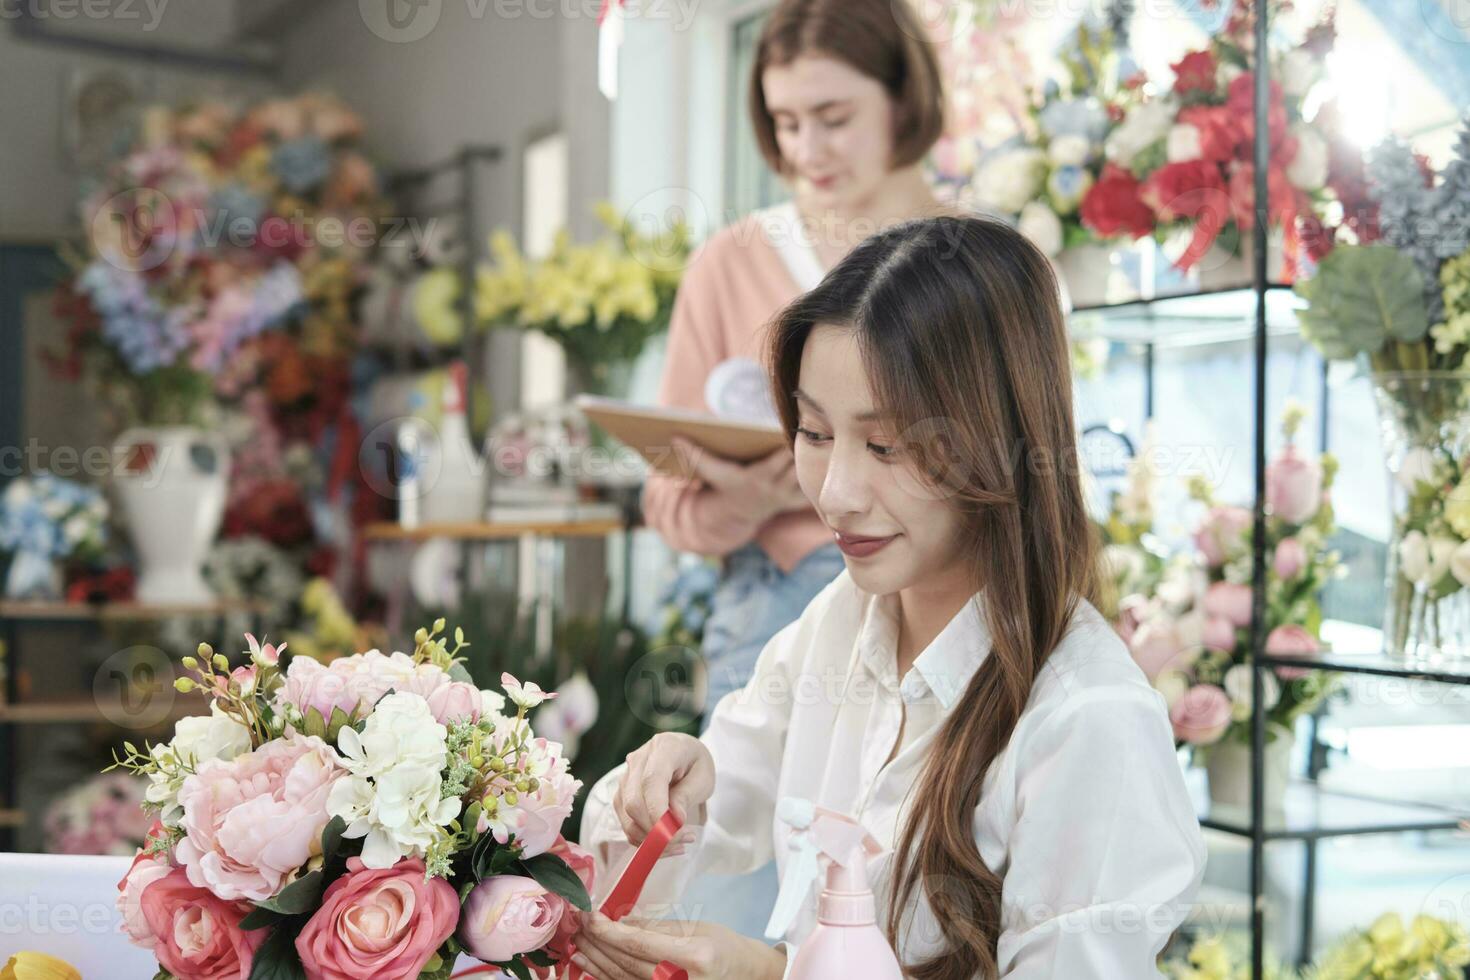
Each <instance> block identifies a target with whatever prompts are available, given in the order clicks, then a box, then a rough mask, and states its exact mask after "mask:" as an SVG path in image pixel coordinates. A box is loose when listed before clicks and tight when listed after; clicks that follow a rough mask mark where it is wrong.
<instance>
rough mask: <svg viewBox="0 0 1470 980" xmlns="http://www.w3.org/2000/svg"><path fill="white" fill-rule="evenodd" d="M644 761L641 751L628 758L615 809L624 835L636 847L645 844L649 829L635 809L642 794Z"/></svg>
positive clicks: (619, 785)
mask: <svg viewBox="0 0 1470 980" xmlns="http://www.w3.org/2000/svg"><path fill="white" fill-rule="evenodd" d="M643 760H644V753H643V752H642V751H641V750H640V751H637V752H634V753H633V754H632V755H630V756H628V768H627V769H626V770H624V772H623V779H622V782H621V783H619V784H618V792H617V794H616V798H615V801H614V807H613V809H614V810H615V811H616V812H617V815H618V820H619V821H621V823H622V825H623V833H624V834H625V835H626V836H627V838H628V842H629V843H630V844H634V845H637V844H641V843H643V838H645V837H647V836H648V830H647V828H645V827H643V826H641V825H640V824H639V823H638V815H637V813H636V812H635V811H634V809H633V804H634V802H635V800H636V799H637V798H638V796H639V794H641V793H642V785H643Z"/></svg>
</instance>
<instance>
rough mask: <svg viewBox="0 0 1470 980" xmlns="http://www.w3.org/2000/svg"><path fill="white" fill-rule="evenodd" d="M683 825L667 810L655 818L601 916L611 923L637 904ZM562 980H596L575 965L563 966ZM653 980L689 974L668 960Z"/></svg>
mask: <svg viewBox="0 0 1470 980" xmlns="http://www.w3.org/2000/svg"><path fill="white" fill-rule="evenodd" d="M682 826H683V822H682V821H680V820H679V818H678V817H677V816H675V815H674V811H673V810H669V811H668V812H667V813H665V814H664V815H663V816H662V817H660V818H659V821H658V823H656V824H654V825H653V830H651V831H650V832H649V834H648V836H647V837H646V838H644V840H643V843H642V844H639V845H638V850H637V851H636V852H635V853H634V854H633V860H632V861H629V862H628V867H627V868H625V869H624V870H623V876H622V877H621V878H619V879H618V883H617V884H616V885H614V886H613V890H612V891H611V892H609V893H608V896H607V898H606V899H605V900H604V901H603V903H602V910H601V911H602V914H603V915H605V916H607V917H608V918H609V919H611V920H613V921H614V922H616V921H618V920H619V919H621V918H622V917H623V916H625V915H627V914H628V912H629V911H630V910H631V909H632V908H633V906H634V905H637V904H638V896H639V895H641V894H642V893H643V885H644V883H645V882H646V881H648V876H649V874H651V873H652V872H653V866H654V865H655V864H657V863H658V859H659V858H660V857H662V856H663V853H664V849H665V848H666V847H668V846H669V841H671V840H673V839H674V835H675V834H677V833H678V832H679V828H680V827H682ZM569 945H570V948H571V951H572V952H575V951H576V948H577V947H576V943H575V942H573V943H571V944H569ZM566 980H597V978H596V977H594V976H592V975H591V974H590V973H587V972H585V971H584V970H582V968H581V967H579V966H577V964H575V963H568V964H567V974H566ZM653 980H689V974H688V972H686V971H685V970H682V969H680V968H679V967H677V966H675V965H674V964H673V963H670V962H669V961H668V960H664V961H663V962H662V963H660V964H659V965H658V966H656V967H654V970H653Z"/></svg>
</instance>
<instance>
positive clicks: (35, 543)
mask: <svg viewBox="0 0 1470 980" xmlns="http://www.w3.org/2000/svg"><path fill="white" fill-rule="evenodd" d="M107 514H108V507H107V500H106V498H104V497H103V496H102V493H101V491H99V490H98V489H97V488H96V487H89V486H87V485H85V484H81V483H77V482H75V481H73V480H65V479H62V478H61V477H57V476H52V475H51V474H50V473H39V474H37V475H36V476H34V477H17V478H15V479H13V480H11V481H10V483H9V484H8V485H7V486H6V487H5V493H4V495H3V496H0V551H7V552H10V554H11V563H10V571H9V573H8V574H7V576H6V583H5V594H6V595H7V596H9V597H11V598H13V599H21V598H26V597H29V596H32V595H37V594H41V595H45V596H46V597H47V598H53V599H54V598H59V597H60V596H59V595H52V594H50V593H52V592H53V591H59V589H56V590H53V586H57V585H59V582H58V581H57V579H58V578H59V576H58V575H57V571H58V570H57V567H56V564H55V563H56V562H57V561H62V560H74V561H79V562H87V561H91V560H94V559H96V558H98V557H100V556H101V554H102V549H103V547H104V546H105V545H106V543H107Z"/></svg>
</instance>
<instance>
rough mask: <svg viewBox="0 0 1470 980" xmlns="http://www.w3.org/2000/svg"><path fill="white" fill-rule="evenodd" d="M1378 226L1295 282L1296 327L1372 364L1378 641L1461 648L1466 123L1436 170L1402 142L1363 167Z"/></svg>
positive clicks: (1467, 486)
mask: <svg viewBox="0 0 1470 980" xmlns="http://www.w3.org/2000/svg"><path fill="white" fill-rule="evenodd" d="M1368 188H1369V194H1370V195H1371V198H1372V201H1373V203H1374V205H1375V206H1376V207H1377V214H1376V220H1375V222H1374V223H1373V224H1372V225H1370V226H1368V227H1367V228H1365V232H1364V240H1363V241H1362V242H1360V243H1359V244H1352V245H1339V246H1338V247H1337V248H1336V249H1334V250H1333V252H1332V253H1331V254H1330V255H1328V256H1326V257H1325V258H1323V259H1322V262H1321V264H1320V265H1319V267H1318V269H1317V274H1316V276H1314V277H1313V278H1312V279H1309V280H1306V281H1304V282H1302V283H1300V284H1298V286H1297V290H1296V291H1297V293H1298V294H1299V295H1301V296H1302V297H1303V298H1304V299H1305V300H1306V301H1307V306H1306V307H1305V308H1304V309H1302V310H1301V311H1299V313H1298V316H1299V318H1300V321H1301V328H1302V335H1303V336H1305V337H1306V338H1307V339H1308V340H1310V341H1311V342H1312V343H1313V344H1315V345H1316V346H1317V348H1318V350H1320V351H1321V352H1322V356H1323V357H1326V358H1329V359H1341V360H1356V361H1359V362H1365V363H1366V364H1367V366H1368V368H1369V370H1370V371H1371V372H1372V379H1373V383H1374V389H1375V394H1376V396H1377V402H1378V414H1379V422H1380V431H1381V433H1382V436H1383V440H1384V447H1383V448H1384V451H1385V454H1386V462H1387V468H1388V471H1389V474H1390V476H1391V478H1392V483H1391V489H1392V491H1393V497H1394V499H1393V518H1392V525H1391V529H1390V539H1389V541H1388V580H1387V593H1388V605H1387V609H1386V610H1385V614H1384V646H1385V648H1386V649H1387V650H1389V651H1390V652H1393V653H1397V654H1402V655H1418V654H1422V655H1427V656H1433V655H1437V654H1440V653H1452V654H1453V653H1462V652H1464V651H1466V650H1470V591H1467V590H1466V583H1467V582H1470V544H1467V542H1470V483H1467V481H1466V473H1467V463H1470V444H1467V437H1470V426H1467V425H1466V415H1467V412H1470V371H1467V370H1466V363H1465V359H1466V355H1467V354H1470V231H1467V230H1466V229H1467V228H1470V121H1467V122H1466V124H1465V125H1464V126H1463V128H1462V129H1461V132H1460V138H1459V142H1458V145H1457V148H1456V156H1455V158H1454V159H1453V160H1452V161H1451V162H1450V163H1449V164H1448V165H1447V166H1446V167H1445V168H1444V170H1443V171H1442V172H1441V173H1438V174H1436V173H1434V172H1433V171H1432V170H1431V169H1430V168H1428V166H1427V165H1426V164H1425V162H1424V161H1423V160H1422V159H1420V158H1418V157H1416V156H1415V155H1414V154H1413V152H1412V151H1411V150H1410V149H1409V147H1408V146H1406V145H1405V144H1403V143H1399V142H1396V141H1390V142H1388V143H1385V144H1384V145H1382V146H1380V147H1378V148H1377V149H1376V150H1374V151H1373V152H1372V153H1371V154H1370V157H1369V162H1368Z"/></svg>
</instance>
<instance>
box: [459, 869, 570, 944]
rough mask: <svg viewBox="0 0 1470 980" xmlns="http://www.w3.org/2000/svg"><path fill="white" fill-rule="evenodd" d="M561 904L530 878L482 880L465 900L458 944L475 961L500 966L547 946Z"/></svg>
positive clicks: (512, 876) (518, 876)
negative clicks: (499, 964) (461, 944)
mask: <svg viewBox="0 0 1470 980" xmlns="http://www.w3.org/2000/svg"><path fill="white" fill-rule="evenodd" d="M566 904H567V903H566V901H565V900H564V899H562V898H561V897H560V896H559V895H555V894H553V893H551V892H549V891H547V890H546V888H545V887H544V886H542V885H541V884H539V883H537V882H536V881H535V880H533V879H531V878H523V877H521V876H520V875H497V876H496V877H494V878H486V879H485V880H484V881H482V882H480V883H479V884H478V885H476V886H475V889H474V891H472V892H470V896H469V898H467V899H465V903H464V917H463V921H462V923H461V924H460V927H459V940H460V942H462V943H464V946H465V949H466V950H468V951H469V953H470V955H471V956H473V957H475V958H476V959H480V960H484V961H485V962H487V963H504V962H506V961H507V960H509V959H511V958H512V957H514V956H517V955H519V954H521V953H529V952H532V951H533V950H538V949H541V948H542V947H543V946H545V945H546V944H547V943H548V942H550V941H551V940H552V938H553V937H554V936H555V935H556V933H557V926H558V925H560V923H561V917H562V913H563V910H564V909H565V908H566Z"/></svg>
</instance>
